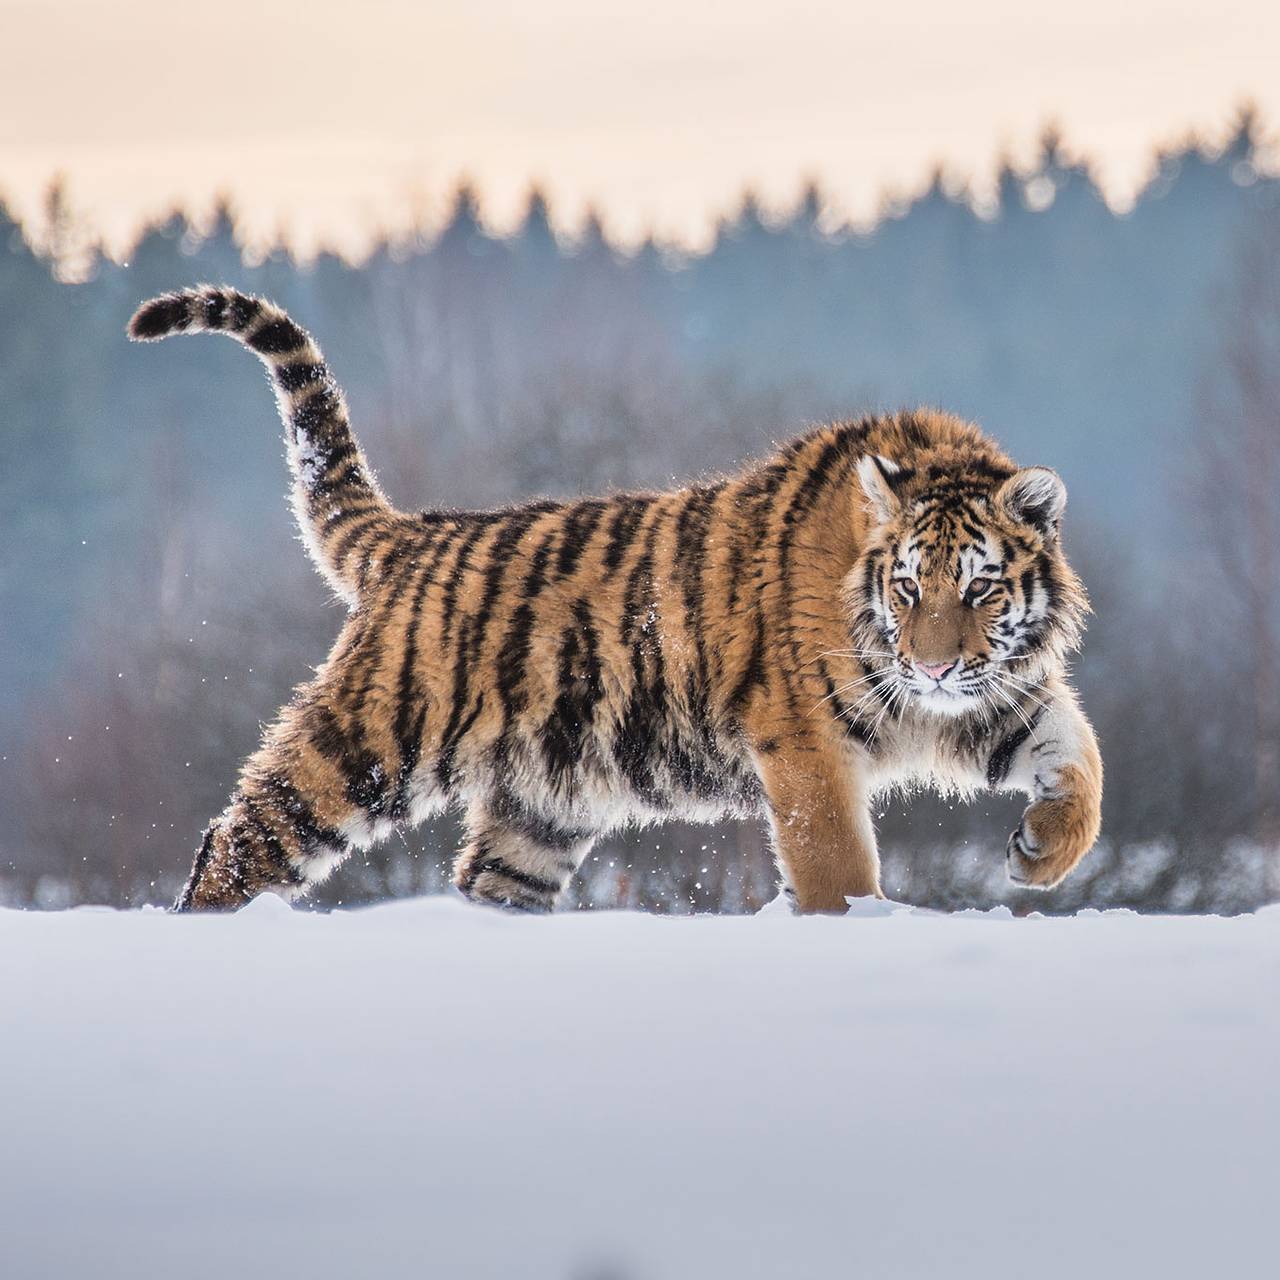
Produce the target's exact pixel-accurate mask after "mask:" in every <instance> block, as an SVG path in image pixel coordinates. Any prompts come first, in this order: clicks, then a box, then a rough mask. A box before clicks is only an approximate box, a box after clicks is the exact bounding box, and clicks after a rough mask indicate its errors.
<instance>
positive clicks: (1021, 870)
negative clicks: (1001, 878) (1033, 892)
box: [1004, 809, 1065, 889]
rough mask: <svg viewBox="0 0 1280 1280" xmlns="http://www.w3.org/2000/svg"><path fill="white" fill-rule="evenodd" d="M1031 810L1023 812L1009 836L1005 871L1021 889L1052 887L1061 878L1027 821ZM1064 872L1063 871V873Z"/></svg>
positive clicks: (1005, 851)
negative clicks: (1016, 826)
mask: <svg viewBox="0 0 1280 1280" xmlns="http://www.w3.org/2000/svg"><path fill="white" fill-rule="evenodd" d="M1030 813H1031V810H1030V809H1028V810H1027V812H1026V813H1025V814H1023V817H1022V821H1021V822H1020V823H1019V824H1018V829H1017V830H1016V831H1015V832H1014V833H1013V834H1012V835H1011V836H1010V837H1009V842H1008V844H1006V845H1005V850H1004V865H1005V871H1006V872H1007V873H1008V876H1009V879H1010V880H1011V881H1012V882H1013V883H1014V884H1016V885H1018V886H1019V887H1020V888H1023V889H1052V888H1053V886H1054V885H1055V884H1057V883H1058V881H1059V880H1060V879H1061V878H1062V877H1061V875H1059V874H1057V871H1056V869H1055V868H1054V867H1053V865H1052V864H1051V863H1050V862H1049V861H1048V860H1047V859H1046V858H1045V857H1044V856H1043V852H1042V850H1041V848H1040V846H1039V845H1038V844H1037V843H1036V840H1035V836H1034V835H1033V834H1032V832H1031V826H1030V822H1029V821H1028V818H1029V815H1030ZM1063 874H1065V873H1063Z"/></svg>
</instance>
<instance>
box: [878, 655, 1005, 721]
mask: <svg viewBox="0 0 1280 1280" xmlns="http://www.w3.org/2000/svg"><path fill="white" fill-rule="evenodd" d="M985 668H986V664H985V663H983V662H979V663H976V664H974V663H970V662H967V661H966V660H965V659H963V658H958V659H956V660H955V661H954V662H951V663H945V664H935V665H933V666H930V665H928V664H925V663H920V662H916V661H915V660H914V659H911V658H907V657H900V658H899V660H898V678H899V680H900V681H901V682H902V684H903V685H905V686H906V691H907V693H908V694H909V696H910V697H911V699H912V701H913V703H914V704H915V705H916V706H917V707H920V708H922V709H924V710H926V711H930V712H933V713H934V714H936V715H941V716H960V715H966V714H968V713H969V712H971V711H976V710H979V709H980V708H981V707H982V705H983V704H984V702H985V701H986V694H987V690H988V686H989V684H990V680H991V677H990V675H989V674H988V672H987V671H986V669H985Z"/></svg>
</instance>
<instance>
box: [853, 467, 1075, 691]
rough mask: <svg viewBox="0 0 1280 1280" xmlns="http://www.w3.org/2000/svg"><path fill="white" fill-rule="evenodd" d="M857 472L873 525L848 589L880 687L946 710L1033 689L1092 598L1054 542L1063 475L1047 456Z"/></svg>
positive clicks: (1066, 644) (859, 639)
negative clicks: (996, 464)
mask: <svg viewBox="0 0 1280 1280" xmlns="http://www.w3.org/2000/svg"><path fill="white" fill-rule="evenodd" d="M858 470H859V479H860V480H861V483H862V489H863V492H864V494H865V497H866V501H867V505H868V508H869V510H870V512H871V516H872V532H871V538H870V544H869V546H868V549H867V551H866V553H865V555H864V557H863V559H862V562H861V563H860V564H859V566H858V568H857V569H856V570H855V575H854V580H853V583H852V590H851V591H850V598H851V600H852V603H853V606H854V618H853V624H854V632H855V637H856V639H857V642H858V649H859V651H860V652H862V653H863V654H864V655H865V657H864V659H863V661H864V662H865V663H866V665H867V666H868V668H869V669H870V670H871V671H873V672H878V673H879V675H878V678H873V680H872V685H873V688H874V690H875V693H876V696H878V697H879V698H880V700H882V701H884V702H887V703H888V704H889V705H890V706H899V707H904V706H905V705H906V704H907V703H909V702H910V703H913V704H914V705H916V706H917V707H919V708H921V709H924V710H927V711H929V712H932V713H935V714H938V715H942V716H958V715H965V714H968V713H972V712H982V711H983V710H984V709H985V710H988V711H999V710H1000V709H1001V708H1002V707H1003V706H1005V705H1006V704H1009V703H1011V702H1012V701H1013V698H1014V696H1015V695H1018V694H1029V695H1031V696H1034V691H1035V689H1036V687H1037V684H1038V681H1039V679H1040V678H1041V677H1042V675H1043V668H1044V659H1045V657H1046V656H1049V655H1050V654H1055V653H1057V654H1060V653H1062V652H1063V651H1065V650H1066V649H1067V648H1069V647H1071V646H1072V645H1073V644H1074V643H1075V642H1076V640H1077V639H1078V636H1079V630H1080V622H1081V617H1082V615H1083V612H1084V610H1085V608H1086V605H1085V599H1084V594H1083V590H1082V588H1081V587H1080V584H1079V582H1078V580H1077V579H1076V578H1075V576H1074V575H1073V574H1072V572H1071V570H1070V568H1069V567H1068V566H1067V564H1066V561H1065V559H1064V558H1063V555H1062V552H1061V548H1060V546H1059V539H1058V530H1059V524H1060V521H1061V518H1062V512H1063V509H1064V507H1065V506H1066V490H1065V488H1064V486H1063V484H1062V481H1061V480H1060V479H1059V478H1058V476H1057V475H1056V474H1055V473H1054V472H1053V471H1050V470H1049V469H1048V468H1046V467H1029V468H1027V469H1025V470H1022V471H1017V472H1015V473H1013V474H1012V475H1008V474H1006V475H1004V476H995V477H987V476H976V477H974V476H969V477H966V476H961V477H957V476H956V475H954V474H948V473H947V472H946V471H944V470H940V471H939V473H938V474H931V473H930V472H928V471H925V472H923V473H918V472H916V471H910V470H904V469H903V468H901V467H898V466H897V465H896V464H894V463H893V462H891V461H889V460H888V459H886V458H879V457H867V458H864V459H863V460H862V462H861V463H860V464H859V469H858Z"/></svg>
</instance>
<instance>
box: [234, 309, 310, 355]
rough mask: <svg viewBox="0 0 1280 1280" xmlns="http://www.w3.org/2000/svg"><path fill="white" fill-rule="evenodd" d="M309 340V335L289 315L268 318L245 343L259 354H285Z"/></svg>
mask: <svg viewBox="0 0 1280 1280" xmlns="http://www.w3.org/2000/svg"><path fill="white" fill-rule="evenodd" d="M306 340H307V335H306V334H305V333H304V332H303V331H302V330H301V329H300V328H299V327H298V326H297V325H296V324H294V323H293V321H292V320H290V319H289V317H288V316H281V317H280V318H279V319H278V320H268V321H267V323H266V324H264V325H263V326H262V328H261V329H259V330H257V332H255V333H253V334H251V335H250V336H249V337H248V338H246V339H245V345H246V346H248V347H250V348H252V349H253V350H254V351H256V352H257V353H258V354H259V355H263V356H283V355H287V354H288V353H289V352H290V351H296V350H297V349H298V348H299V347H300V346H302V344H303V343H304V342H306Z"/></svg>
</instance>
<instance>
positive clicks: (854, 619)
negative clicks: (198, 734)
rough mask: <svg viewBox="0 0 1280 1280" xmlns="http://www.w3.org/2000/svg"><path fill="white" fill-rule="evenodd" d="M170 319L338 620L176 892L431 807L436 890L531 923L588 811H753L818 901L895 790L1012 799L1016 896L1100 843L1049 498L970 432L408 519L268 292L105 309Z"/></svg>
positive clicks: (151, 333)
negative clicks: (232, 363)
mask: <svg viewBox="0 0 1280 1280" xmlns="http://www.w3.org/2000/svg"><path fill="white" fill-rule="evenodd" d="M195 332H220V333H226V334H229V335H230V336H231V337H233V338H235V339H237V340H238V341H239V342H242V343H243V344H244V345H245V346H247V347H248V348H249V349H250V350H251V351H253V352H255V353H256V354H257V355H258V356H259V357H260V358H261V359H262V360H263V361H264V363H265V364H266V365H267V368H268V369H269V371H270V373H271V375H272V378H273V382H274V386H275V390H276V395H277V397H278V400H279V405H280V411H281V415H282V417H283V419H284V426H285V435H286V439H287V445H288V456H289V461H290V465H291V468H292V473H293V489H292V501H293V507H294V511H295V512H296V514H297V519H298V523H299V525H300V527H301V530H302V536H303V538H304V540H305V542H306V545H307V547H308V549H309V551H310V554H311V556H312V558H313V559H314V561H315V563H316V565H317V567H318V568H319V570H320V572H321V573H322V574H323V575H324V577H325V578H326V579H327V580H328V582H329V583H330V584H331V585H332V586H333V588H334V589H335V590H336V591H337V592H339V593H340V595H341V596H342V597H343V598H344V599H345V600H346V602H347V604H348V606H349V610H350V612H349V615H348V617H347V619H346V621H345V623H344V625H343V627H342V631H341V634H340V635H339V637H338V640H337V643H336V644H335V646H334V648H333V651H332V653H331V654H330V655H329V658H328V660H327V661H326V662H325V663H324V665H323V666H321V667H320V668H319V669H318V671H317V674H316V676H315V679H314V680H312V681H310V682H309V683H307V684H305V685H303V686H301V687H300V688H299V689H298V690H297V691H296V692H295V694H294V697H293V699H292V701H291V702H290V703H289V705H288V706H286V707H285V709H284V710H283V712H282V713H281V715H280V718H279V719H278V720H277V721H276V723H275V724H274V725H273V726H272V727H271V728H270V729H268V730H267V732H266V735H265V737H264V740H263V742H262V745H261V746H260V747H259V749H258V750H257V751H256V752H255V753H254V754H253V755H252V756H251V757H250V758H249V760H248V762H247V763H246V764H245V766H244V768H243V771H242V773H241V775H240V778H239V781H238V784H237V786H236V789H235V792H234V793H233V795H232V798H231V801H230V803H229V804H228V806H227V808H226V809H225V810H224V811H223V812H222V814H221V815H220V816H219V817H217V818H216V819H214V821H213V823H212V824H211V825H210V826H209V828H208V830H207V831H206V832H205V835H204V839H203V842H202V843H201V845H200V848H199V851H198V852H197V854H196V857H195V864H194V866H193V868H192V870H191V875H190V878H189V879H188V881H187V883H186V886H185V888H184V889H183V890H182V893H181V895H180V896H179V898H178V901H177V903H176V904H175V905H176V909H178V910H183V911H185V910H192V909H210V908H234V907H237V906H239V905H240V904H241V903H244V902H246V901H248V900H249V899H250V898H252V897H253V896H254V895H255V894H259V893H262V892H263V891H264V890H270V891H273V892H275V893H279V894H282V895H284V896H286V897H291V896H293V895H296V894H299V893H302V892H304V891H305V890H306V889H307V887H308V886H309V885H312V884H315V883H317V882H318V881H320V880H323V879H324V878H325V877H326V876H327V875H329V873H330V872H331V871H332V870H333V869H334V868H335V867H336V866H337V865H338V864H339V863H340V862H341V861H342V859H343V858H344V857H345V856H346V854H347V853H348V851H349V850H350V849H351V848H353V847H355V848H363V847H366V846H368V845H369V844H370V843H371V842H373V841H375V840H378V839H380V838H382V837H383V836H384V835H386V834H387V833H388V832H390V831H392V830H393V829H395V828H396V827H398V826H400V825H401V824H407V823H417V822H419V821H421V820H422V819H423V818H424V817H426V816H427V815H428V814H431V813H434V812H437V811H439V810H440V809H442V808H444V807H445V806H446V805H448V804H449V803H450V802H451V801H456V802H457V803H458V804H460V805H461V806H462V807H463V808H464V811H465V829H466V843H465V845H464V847H463V849H462V851H461V853H460V854H459V855H458V857H457V860H456V863H455V867H454V873H453V874H454V883H455V884H456V885H457V887H458V889H460V890H461V891H462V893H463V894H465V895H466V896H467V897H469V898H471V899H473V900H476V901H480V902H487V903H494V904H500V905H502V906H505V907H510V908H518V909H523V910H529V911H547V910H550V909H551V908H552V907H553V906H554V905H555V902H556V899H557V897H558V896H559V894H560V892H561V890H562V889H563V888H564V886H565V884H566V882H567V881H568V879H569V877H570V876H572V875H573V873H574V872H575V870H576V869H577V868H578V867H579V865H580V864H581V863H582V860H583V858H584V857H585V856H586V854H587V851H588V850H589V849H590V848H591V847H592V844H593V843H594V841H595V840H596V839H598V838H599V837H600V836H601V835H602V834H604V833H605V832H608V831H611V830H616V829H617V828H619V827H622V826H624V825H626V824H628V823H637V822H639V823H644V822H652V821H655V820H658V819H661V818H664V817H668V816H671V817H679V818H682V819H686V820H699V821H712V820H715V819H719V818H722V817H726V816H733V817H743V816H748V815H763V816H765V817H767V819H768V821H769V823H770V826H771V828H772V834H773V841H774V847H775V850H776V854H777V859H778V863H779V867H780V872H781V876H782V880H783V888H784V891H785V892H786V893H787V894H788V895H789V896H790V898H791V901H792V903H793V905H794V907H795V909H797V910H799V911H802V912H840V911H843V910H845V909H846V899H847V898H850V897H855V896H860V895H880V893H881V890H880V881H879V862H878V857H877V853H876V837H875V832H874V830H873V828H872V823H871V817H870V813H869V808H868V804H869V799H870V797H871V796H873V795H874V794H875V793H876V792H878V791H883V790H885V789H886V788H888V787H890V786H892V785H894V784H898V783H912V782H930V783H932V784H934V785H935V786H938V787H940V788H942V789H944V790H946V791H959V792H972V791H974V790H976V789H978V788H981V787H986V788H992V789H996V790H1014V791H1021V792H1023V793H1025V794H1026V795H1027V797H1028V798H1029V800H1030V801H1031V803H1030V806H1029V807H1028V808H1027V810H1026V811H1025V813H1024V815H1023V818H1022V821H1021V823H1020V824H1019V826H1018V829H1017V830H1016V831H1015V832H1014V833H1013V834H1012V836H1010V838H1009V842H1008V848H1007V851H1006V860H1007V867H1008V873H1009V875H1010V877H1011V878H1012V879H1013V880H1014V881H1015V882H1016V883H1018V884H1020V885H1028V886H1036V887H1039V888H1048V887H1050V886H1052V885H1056V884H1057V883H1058V882H1059V881H1060V880H1061V879H1062V878H1063V877H1064V876H1065V875H1066V874H1067V873H1068V872H1069V871H1070V870H1071V869H1072V868H1073V867H1074V866H1075V865H1076V863H1077V862H1078V861H1079V860H1080V858H1081V857H1082V856H1083V855H1084V853H1085V852H1086V851H1087V850H1088V849H1089V847H1090V845H1092V844H1093V842H1094V840H1095V838H1096V837H1097V834H1098V827H1099V808H1100V802H1101V795H1102V765H1101V760H1100V758H1099V755H1098V748H1097V745H1096V742H1095V740H1094V735H1093V732H1092V730H1091V728H1090V726H1089V722H1088V721H1087V720H1086V719H1085V717H1084V715H1083V713H1082V712H1081V710H1080V708H1079V705H1078V703H1077V699H1076V695H1075V693H1074V692H1073V690H1072V689H1071V688H1070V686H1069V685H1068V684H1067V680H1066V672H1065V667H1064V663H1065V658H1066V655H1067V654H1068V653H1069V652H1070V651H1071V650H1072V649H1073V648H1074V647H1075V646H1076V645H1077V643H1078V641H1079V637H1080V632H1081V626H1082V620H1083V617H1084V614H1085V613H1086V611H1087V601H1086V598H1085V594H1084V591H1083V588H1082V587H1081V584H1080V582H1079V580H1078V579H1077V578H1076V576H1075V575H1074V574H1073V573H1072V571H1071V569H1070V567H1069V566H1068V565H1067V562H1066V560H1065V558H1064V556H1063V551H1062V545H1061V542H1060V539H1059V526H1060V523H1061V519H1062V513H1063V507H1064V505H1065V503H1066V492H1065V490H1064V488H1063V485H1062V482H1061V480H1060V479H1059V478H1058V476H1057V475H1056V474H1055V473H1054V472H1052V471H1050V470H1048V469H1046V468H1044V467H1031V468H1027V469H1023V470H1020V469H1018V468H1017V467H1016V466H1015V465H1014V464H1013V463H1012V462H1011V461H1010V460H1009V458H1008V457H1006V456H1005V454H1004V453H1002V452H1001V451H1000V449H999V448H998V447H997V446H996V445H995V444H994V443H993V442H992V441H991V440H989V439H988V438H987V437H986V436H984V435H983V434H982V433H981V432H980V431H979V430H978V429H977V428H976V427H974V426H971V425H970V424H968V423H966V422H962V421H960V420H958V419H956V418H953V417H950V416H948V415H945V414H942V413H938V412H934V411H931V410H928V411H926V410H920V411H916V412H912V413H900V414H896V415H893V416H888V417H878V418H865V419H863V420H862V421H859V422H843V423H837V424H835V425H832V426H826V427H821V428H819V429H818V430H815V431H811V432H810V433H809V434H807V435H805V436H802V437H800V438H799V439H798V440H795V441H794V442H793V443H791V444H789V445H788V446H786V447H785V448H784V449H782V450H781V451H780V452H778V453H776V454H775V455H774V456H772V457H770V458H768V459H767V460H765V461H763V462H760V463H757V464H754V465H752V466H750V467H748V468H747V469H746V470H745V471H743V472H742V473H741V474H739V475H737V476H735V477H733V478H731V479H727V480H721V481H718V482H717V483H715V484H707V485H695V486H691V487H689V488H686V489H681V490H678V491H676V492H673V493H625V494H617V495H615V496H612V497H607V498H586V499H580V500H571V501H563V502H531V503H528V504H525V505H523V506H517V507H512V508H509V509H505V510H498V511H444V510H435V511H424V512H420V513H417V514H413V513H408V512H402V511H398V510H396V509H395V508H393V507H392V506H391V505H390V504H389V503H388V501H387V500H386V498H385V497H384V496H383V494H382V493H381V491H380V490H379V488H378V486H377V483H376V482H375V480H374V477H373V473H372V471H371V470H370V468H369V465H368V463H367V462H366V460H365V457H364V454H363V452H362V451H361V448H360V446H359V445H358V444H357V443H356V440H355V439H354V437H353V436H352V434H351V429H350V425H349V421H348V416H347V408H346V404H345V402H344V399H343V395H342V392H341V391H340V390H339V388H338V385H337V383H336V382H335V381H334V378H333V376H332V374H331V373H330V372H329V368H328V366H327V365H326V364H325V362H324V358H323V357H322V356H321V354H320V351H319V348H318V347H317V346H316V344H315V343H314V342H313V341H312V339H311V338H310V336H309V335H308V334H307V333H306V332H304V331H303V330H302V329H301V328H299V327H298V326H297V325H296V324H295V323H294V322H293V321H292V320H291V319H290V318H289V317H288V316H287V315H286V314H285V313H284V312H283V311H282V310H281V309H280V308H279V307H276V306H274V305H272V304H271V303H270V302H266V301H263V300H262V299H260V298H253V297H247V296H245V295H243V294H240V293H236V292H234V291H232V290H230V289H226V288H211V287H201V288H198V289H192V290H186V291H183V292H180V293H173V294H168V295H165V296H163V297H159V298H156V299H154V300H152V301H150V302H148V303H146V304H145V305H144V306H143V307H141V308H140V309H139V310H138V312H137V313H136V314H135V315H134V317H133V319H132V321H131V322H130V325H129V334H130V336H131V337H133V338H135V339H138V340H143V341H149V340H153V339H158V338H163V337H166V336H167V335H169V334H172V333H195Z"/></svg>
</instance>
